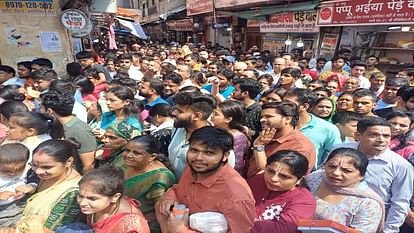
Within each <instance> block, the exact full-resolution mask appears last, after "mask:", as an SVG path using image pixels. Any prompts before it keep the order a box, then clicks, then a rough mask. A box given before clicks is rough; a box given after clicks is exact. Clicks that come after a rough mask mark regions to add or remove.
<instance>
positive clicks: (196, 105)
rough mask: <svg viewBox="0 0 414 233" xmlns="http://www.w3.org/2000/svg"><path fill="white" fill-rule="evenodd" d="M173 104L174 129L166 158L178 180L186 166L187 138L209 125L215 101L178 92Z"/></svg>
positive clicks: (210, 97)
mask: <svg viewBox="0 0 414 233" xmlns="http://www.w3.org/2000/svg"><path fill="white" fill-rule="evenodd" d="M174 103H175V106H174V107H173V109H172V117H173V119H174V129H173V132H172V134H171V135H172V136H171V143H170V145H169V147H168V157H169V160H170V162H171V166H172V167H173V168H174V170H175V174H176V176H177V178H178V179H179V178H180V177H181V175H182V173H183V171H184V168H185V165H186V157H187V156H186V154H187V150H188V147H189V143H188V138H190V136H191V134H192V133H193V132H194V131H195V130H196V129H199V128H201V127H204V126H207V125H208V124H209V123H208V118H209V117H210V115H211V113H212V112H213V111H214V109H215V107H216V101H215V99H214V97H212V96H211V95H206V94H201V93H188V92H178V93H177V95H176V96H175V97H174Z"/></svg>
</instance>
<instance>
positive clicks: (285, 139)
mask: <svg viewBox="0 0 414 233" xmlns="http://www.w3.org/2000/svg"><path fill="white" fill-rule="evenodd" d="M298 120H299V112H298V106H297V105H296V104H295V103H291V102H282V103H267V104H264V105H263V106H262V118H261V120H260V123H261V125H262V132H261V134H260V136H259V137H258V138H257V139H256V140H255V141H254V143H253V156H252V158H251V159H250V161H249V168H248V171H247V177H248V178H249V177H251V176H253V175H255V174H256V173H257V172H259V171H262V170H264V168H265V166H266V160H267V157H268V156H271V155H272V154H274V153H276V152H277V151H280V150H294V151H297V152H299V153H301V154H302V155H303V156H305V157H306V158H307V159H308V162H309V167H308V173H310V172H311V171H312V169H313V168H314V166H315V161H316V151H315V147H314V145H313V143H312V142H311V141H310V140H309V139H308V138H307V137H306V136H305V135H303V134H302V133H301V132H300V131H299V130H298V129H296V125H297V122H298Z"/></svg>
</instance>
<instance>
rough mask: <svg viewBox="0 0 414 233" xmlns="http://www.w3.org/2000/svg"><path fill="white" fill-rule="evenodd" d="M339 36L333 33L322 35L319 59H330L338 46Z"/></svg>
mask: <svg viewBox="0 0 414 233" xmlns="http://www.w3.org/2000/svg"><path fill="white" fill-rule="evenodd" d="M338 39H339V35H338V34H335V33H325V34H324V35H323V39H322V44H321V48H320V49H319V52H320V54H319V55H320V57H324V58H327V59H331V58H332V57H333V56H334V54H335V50H336V45H337V44H338Z"/></svg>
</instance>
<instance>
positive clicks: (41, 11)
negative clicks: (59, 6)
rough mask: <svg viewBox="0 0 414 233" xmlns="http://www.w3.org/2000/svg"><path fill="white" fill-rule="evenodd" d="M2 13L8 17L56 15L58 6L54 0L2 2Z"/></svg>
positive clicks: (0, 6) (4, 0) (0, 7)
mask: <svg viewBox="0 0 414 233" xmlns="http://www.w3.org/2000/svg"><path fill="white" fill-rule="evenodd" d="M0 13H1V14H8V15H31V16H33V15H38V16H52V15H53V16H54V15H56V6H55V4H54V3H53V0H32V1H24V0H14V1H7V0H0Z"/></svg>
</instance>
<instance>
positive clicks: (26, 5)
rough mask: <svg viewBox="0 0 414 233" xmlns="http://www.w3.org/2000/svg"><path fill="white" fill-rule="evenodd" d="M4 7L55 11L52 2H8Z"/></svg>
mask: <svg viewBox="0 0 414 233" xmlns="http://www.w3.org/2000/svg"><path fill="white" fill-rule="evenodd" d="M3 7H6V8H9V9H53V3H52V2H50V3H49V2H20V1H19V2H13V1H6V2H5V3H4V5H3Z"/></svg>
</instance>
